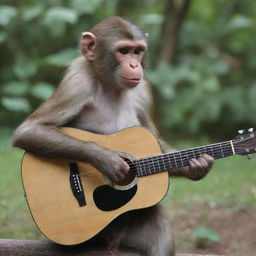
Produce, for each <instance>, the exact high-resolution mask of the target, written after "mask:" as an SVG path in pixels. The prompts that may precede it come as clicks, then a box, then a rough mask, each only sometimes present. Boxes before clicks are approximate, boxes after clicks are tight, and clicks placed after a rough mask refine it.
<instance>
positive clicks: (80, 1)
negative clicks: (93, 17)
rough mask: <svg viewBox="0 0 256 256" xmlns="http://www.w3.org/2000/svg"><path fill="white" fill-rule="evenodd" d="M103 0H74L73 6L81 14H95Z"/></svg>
mask: <svg viewBox="0 0 256 256" xmlns="http://www.w3.org/2000/svg"><path fill="white" fill-rule="evenodd" d="M102 2H103V1H102V0H87V1H86V3H85V2H84V0H72V1H71V8H72V9H74V10H76V12H77V13H79V14H93V13H94V12H95V11H96V9H97V8H99V7H100V6H101V5H102Z"/></svg>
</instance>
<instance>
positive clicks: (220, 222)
mask: <svg viewBox="0 0 256 256" xmlns="http://www.w3.org/2000/svg"><path fill="white" fill-rule="evenodd" d="M172 223H173V225H172V226H173V230H174V235H175V242H176V249H177V251H178V252H189V253H201V254H218V255H226V256H237V255H239V256H256V209H255V208H249V207H246V208H238V207H233V208H232V207H224V206H221V207H213V206H212V207H210V206H198V207H193V208H189V209H188V208H187V209H186V212H183V213H175V215H174V216H172ZM198 226H203V227H207V228H209V229H211V230H214V231H216V232H217V233H218V234H219V235H220V240H219V242H211V241H209V240H206V241H205V242H203V243H201V244H200V245H198V243H197V241H196V240H195V239H194V238H193V237H192V235H191V234H192V231H193V230H195V229H196V228H197V227H198Z"/></svg>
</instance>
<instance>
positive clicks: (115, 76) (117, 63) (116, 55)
mask: <svg viewBox="0 0 256 256" xmlns="http://www.w3.org/2000/svg"><path fill="white" fill-rule="evenodd" d="M82 35H83V36H82V39H81V43H80V47H81V51H82V54H83V55H84V56H85V58H86V59H87V60H88V61H89V63H90V65H91V67H92V69H93V72H94V73H95V75H96V76H97V78H98V79H99V80H100V81H101V83H103V84H108V85H114V86H116V87H118V88H132V87H135V86H137V85H138V84H139V83H140V82H141V81H142V79H143V59H144V55H145V53H146V50H147V35H146V34H145V33H144V32H142V31H141V30H140V29H139V28H138V27H136V26H135V25H133V24H131V23H129V22H128V21H126V20H124V19H122V18H120V17H112V18H108V19H106V20H104V21H102V22H100V23H98V24H97V25H96V26H94V27H93V28H92V30H91V32H84V33H83V34H82Z"/></svg>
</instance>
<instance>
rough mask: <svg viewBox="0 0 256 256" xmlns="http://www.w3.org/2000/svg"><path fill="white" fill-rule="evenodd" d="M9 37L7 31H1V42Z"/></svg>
mask: <svg viewBox="0 0 256 256" xmlns="http://www.w3.org/2000/svg"><path fill="white" fill-rule="evenodd" d="M6 39H7V35H6V33H5V32H0V44H1V43H3V42H4V41H5V40H6Z"/></svg>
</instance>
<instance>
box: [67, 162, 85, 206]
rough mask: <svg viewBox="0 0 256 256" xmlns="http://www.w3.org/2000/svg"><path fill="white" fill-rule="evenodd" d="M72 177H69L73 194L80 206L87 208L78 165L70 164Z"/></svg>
mask: <svg viewBox="0 0 256 256" xmlns="http://www.w3.org/2000/svg"><path fill="white" fill-rule="evenodd" d="M69 169H70V175H69V182H70V187H71V190H72V192H73V195H74V197H75V198H76V200H77V202H78V204H79V206H81V207H82V206H85V205H86V200H85V195H84V189H83V184H82V180H81V178H80V173H79V171H78V167H77V164H76V163H70V164H69Z"/></svg>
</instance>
